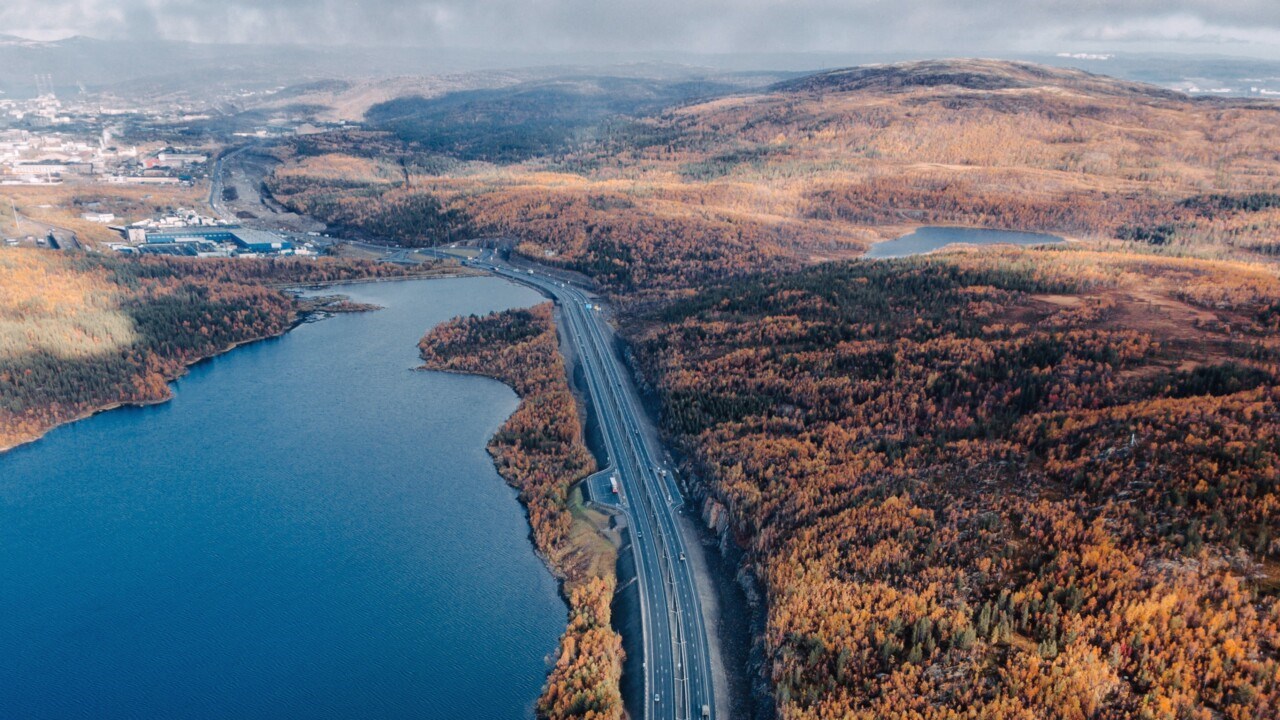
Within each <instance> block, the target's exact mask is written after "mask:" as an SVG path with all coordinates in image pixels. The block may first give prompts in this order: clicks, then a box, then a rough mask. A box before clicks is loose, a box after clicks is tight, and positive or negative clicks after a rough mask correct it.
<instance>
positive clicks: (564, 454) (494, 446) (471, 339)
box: [419, 303, 623, 719]
mask: <svg viewBox="0 0 1280 720" xmlns="http://www.w3.org/2000/svg"><path fill="white" fill-rule="evenodd" d="M419 348H420V349H421V352H422V358H423V360H424V361H425V363H426V365H425V367H427V368H430V369H435V370H451V371H456V372H468V373H479V374H484V375H488V376H491V377H495V378H497V379H499V380H502V381H503V382H506V383H508V384H510V385H511V386H512V387H513V388H514V389H515V391H516V393H517V394H518V395H519V396H520V405H519V407H518V408H517V409H516V411H515V413H513V414H512V415H511V417H510V418H509V419H508V420H507V421H506V422H505V423H503V425H502V427H501V428H500V429H499V430H498V432H497V433H496V434H495V435H494V437H493V440H492V441H490V443H489V452H490V453H491V454H492V455H493V458H494V464H495V465H497V467H498V472H500V473H501V474H502V476H503V477H504V478H506V480H507V481H508V482H510V483H511V484H512V485H513V486H515V487H516V488H517V489H519V491H520V500H521V502H523V503H524V504H525V507H527V508H528V511H529V522H530V524H531V525H532V526H533V538H534V542H535V544H536V545H537V548H538V551H539V553H541V554H542V555H543V556H544V557H545V558H547V561H548V563H549V564H550V566H551V568H552V570H553V571H554V572H555V573H556V574H557V575H558V576H560V577H561V578H562V579H563V580H564V592H565V595H566V596H567V598H566V599H567V600H568V602H569V626H568V628H567V629H566V630H565V634H564V637H563V638H561V641H560V652H559V655H558V657H557V660H556V664H555V667H554V668H553V669H552V671H551V675H550V677H549V678H548V679H547V685H546V687H545V688H544V689H543V692H542V696H541V698H539V700H538V705H537V708H538V716H539V717H543V718H599V719H605V718H614V719H617V718H621V717H622V716H623V707H622V697H621V690H620V688H619V681H620V678H621V676H622V658H623V652H622V640H621V638H620V637H619V635H618V634H617V633H616V632H614V630H613V628H612V626H611V625H610V617H611V610H610V604H611V603H612V600H613V591H614V587H615V584H616V579H615V577H614V574H613V562H614V559H615V558H614V556H613V551H612V549H611V548H609V549H608V550H607V551H604V552H603V553H602V552H601V550H600V549H599V548H600V543H599V542H598V540H599V539H598V537H597V536H598V533H597V532H596V531H595V530H594V528H591V527H584V525H585V523H586V520H584V519H581V518H577V517H575V515H574V513H573V511H572V509H571V501H570V490H571V487H572V486H573V484H574V483H576V482H577V481H578V480H580V479H582V478H584V477H586V476H587V475H588V474H590V473H591V472H592V471H594V470H595V460H594V458H592V456H591V453H590V452H589V451H588V450H587V448H586V446H585V445H584V444H583V441H582V436H581V429H580V424H579V419H578V411H577V405H576V403H575V401H574V398H573V393H572V392H571V391H570V390H569V385H568V379H567V377H566V375H565V367H564V361H563V359H562V358H561V356H560V349H559V343H558V341H557V338H556V330H555V325H554V323H553V321H552V316H551V305H550V304H549V303H548V304H543V305H539V306H537V307H534V308H531V309H528V310H509V311H506V312H502V313H495V314H492V315H487V316H485V317H475V316H471V317H465V318H457V319H455V320H453V321H450V322H448V323H445V324H443V325H440V326H437V327H436V328H434V329H432V330H431V331H430V332H429V333H427V335H426V336H425V337H424V338H423V339H422V341H421V343H419ZM575 525H577V526H578V527H577V528H575ZM584 536H585V537H587V538H590V539H593V540H596V541H597V542H589V541H587V540H584ZM601 554H603V555H604V556H603V557H601Z"/></svg>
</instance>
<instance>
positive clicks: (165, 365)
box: [0, 249, 407, 449]
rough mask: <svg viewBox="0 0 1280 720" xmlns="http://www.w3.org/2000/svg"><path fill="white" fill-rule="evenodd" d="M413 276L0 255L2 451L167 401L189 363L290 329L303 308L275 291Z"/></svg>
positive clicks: (396, 270) (328, 265)
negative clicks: (98, 416)
mask: <svg viewBox="0 0 1280 720" xmlns="http://www.w3.org/2000/svg"><path fill="white" fill-rule="evenodd" d="M406 273H407V271H406V270H404V269H402V268H400V267H397V266H393V265H386V264H374V263H370V262H361V261H337V260H324V259H322V260H317V261H310V260H293V259H265V260H214V259H186V258H166V257H148V258H141V259H129V258H122V257H118V256H108V255H98V254H69V253H56V252H51V251H43V250H23V249H5V250H0V287H3V288H4V292H3V293H0V449H7V448H9V447H12V446H13V445H16V444H18V443H22V442H27V441H29V440H33V439H35V438H37V437H39V436H40V435H42V434H44V433H45V432H47V431H48V430H49V429H50V428H52V427H54V426H56V425H58V424H60V423H63V422H67V421H70V420H73V419H76V418H79V417H82V416H84V415H86V414H89V413H92V412H96V411H98V410H102V409H105V408H108V407H113V406H116V405H121V404H142V403H154V402H160V401H163V400H165V399H167V398H168V397H169V387H168V382H169V381H170V380H172V379H174V378H175V377H177V376H178V375H180V374H181V373H182V372H183V370H184V368H185V367H186V366H187V365H189V364H191V363H193V362H195V361H197V360H200V359H202V358H205V357H208V356H210V355H214V354H217V353H220V352H223V351H225V350H227V349H229V348H230V347H232V346H234V345H237V344H239V343H243V342H247V341H251V340H257V339H260V338H264V337H270V336H273V335H279V334H280V333H282V332H284V331H285V330H287V329H288V328H289V327H291V326H292V324H293V323H294V322H295V321H296V319H297V314H298V311H299V309H300V306H299V304H298V303H297V302H296V301H295V300H294V299H293V298H292V297H290V296H289V295H287V294H285V293H283V292H281V291H279V290H276V289H272V288H270V287H268V285H279V284H286V283H308V282H319V281H327V280H343V279H356V278H370V277H386V276H399V275H405V274H406Z"/></svg>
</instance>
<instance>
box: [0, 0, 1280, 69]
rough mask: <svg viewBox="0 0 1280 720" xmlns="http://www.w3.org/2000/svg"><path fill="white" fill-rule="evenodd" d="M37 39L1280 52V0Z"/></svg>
mask: <svg viewBox="0 0 1280 720" xmlns="http://www.w3.org/2000/svg"><path fill="white" fill-rule="evenodd" d="M0 28H9V31H10V32H13V33H16V34H26V35H28V36H42V37H44V38H49V37H51V36H58V35H67V34H83V35H90V36H95V37H109V38H124V37H129V38H135V39H140V40H145V39H147V38H158V39H165V40H193V41H201V42H247V43H264V42H284V43H304V44H320V45H324V44H348V45H371V46H372V45H387V44H391V45H405V46H419V47H466V48H481V49H487V50H513V51H577V50H582V51H684V52H922V51H927V52H957V53H976V52H982V51H1018V52H1058V51H1062V50H1118V51H1124V50H1131V49H1166V50H1170V49H1172V50H1186V51H1213V52H1235V53H1241V54H1249V55H1263V56H1272V57H1280V2H1277V0H630V1H619V0H354V1H352V0H224V1H222V2H209V1H208V0H5V2H4V3H3V5H2V6H0Z"/></svg>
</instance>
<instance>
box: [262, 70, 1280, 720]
mask: <svg viewBox="0 0 1280 720" xmlns="http://www.w3.org/2000/svg"><path fill="white" fill-rule="evenodd" d="M400 109H401V110H407V109H408V108H407V107H401V108H400ZM1277 119H1280V106H1277V105H1276V104H1275V103H1268V102H1259V101H1250V100H1234V99H1223V98H1215V99H1194V100H1193V99H1191V98H1189V97H1187V96H1183V95H1180V94H1177V93H1173V92H1169V91H1165V90H1160V89H1158V88H1152V87H1149V86H1142V85H1137V84H1134V83H1127V82H1121V81H1117V80H1113V79H1109V78H1105V77H1101V76H1097V75H1090V74H1087V73H1081V72H1077V71H1072V70H1065V69H1059V68H1047V67H1040V66H1034V65H1028V64H1025V63H1007V62H998V61H986V60H958V61H945V62H935V63H903V64H895V65H886V66H879V67H876V68H862V69H853V70H840V71H832V72H828V73H819V74H815V75H811V76H807V77H804V78H798V79H795V80H792V81H787V82H782V83H779V84H777V85H774V86H772V87H767V88H756V89H743V90H740V91H738V92H736V93H730V94H726V95H723V96H721V97H716V98H711V99H707V100H705V101H690V102H685V103H676V104H673V105H670V106H667V107H665V108H663V109H661V110H657V111H651V112H649V113H648V114H647V115H639V116H629V117H626V118H622V119H618V123H619V124H618V125H617V127H622V125H623V124H625V128H626V131H625V132H620V133H614V134H607V133H595V134H591V133H584V134H582V135H580V136H579V137H578V139H577V140H575V142H573V143H571V144H568V145H564V146H562V147H559V148H557V150H556V151H555V152H553V153H550V154H545V155H531V156H524V155H522V156H521V157H520V158H519V159H518V160H517V159H515V158H504V157H500V156H496V155H492V154H488V155H486V154H482V153H481V154H477V153H476V152H473V151H472V149H469V148H467V147H465V146H464V145H456V140H457V138H454V139H453V140H451V142H455V147H448V146H440V147H435V148H432V149H431V151H430V152H428V153H426V155H427V156H429V157H431V158H436V159H432V160H425V159H421V160H413V159H412V158H415V157H419V156H418V155H416V153H418V152H419V151H420V150H421V148H420V146H419V147H415V146H414V144H413V141H412V140H406V138H405V137H404V136H400V137H397V136H396V135H395V134H394V133H392V132H385V133H382V134H379V135H378V138H379V140H378V142H380V143H385V144H386V145H387V147H398V148H400V150H398V151H397V152H398V153H400V154H399V155H398V156H397V157H398V158H399V159H398V160H397V161H396V163H395V164H394V165H392V164H390V163H388V162H387V161H385V160H384V161H381V163H379V161H376V160H373V159H369V158H367V156H365V161H366V162H367V163H369V164H368V166H366V168H365V171H364V172H363V174H362V175H360V177H361V178H362V179H361V180H360V181H359V182H358V183H356V184H355V186H352V185H351V183H352V179H351V177H350V176H348V177H344V178H341V179H335V173H334V171H333V168H334V167H337V166H340V165H341V164H342V163H344V162H347V160H346V159H345V158H347V157H349V156H354V155H359V154H360V153H359V151H358V150H355V149H348V148H347V147H346V146H344V144H343V143H342V142H341V141H340V140H335V141H333V142H331V143H329V144H327V145H325V146H324V150H325V152H324V153H322V154H317V153H313V152H303V151H301V150H294V149H289V148H286V149H284V150H283V151H282V159H283V160H284V161H285V168H286V170H285V172H286V173H287V175H288V177H287V183H285V182H282V183H281V184H280V185H279V189H278V192H277V193H276V194H277V197H278V198H279V199H280V200H281V201H282V202H284V203H286V204H288V205H290V206H292V207H297V208H301V209H304V210H307V209H311V210H314V211H316V212H318V213H319V214H321V215H322V216H326V214H328V215H330V216H332V217H335V218H341V219H342V222H344V223H346V224H347V225H348V226H349V227H352V228H356V229H358V230H362V231H364V232H368V233H370V234H375V235H376V234H387V233H395V232H400V236H404V235H407V234H412V232H414V230H413V229H412V228H415V227H416V228H421V229H423V230H424V233H423V234H421V235H420V236H419V237H418V238H417V239H416V240H415V241H414V242H417V243H422V244H436V243H440V242H451V241H452V239H453V238H457V237H460V236H462V237H473V238H482V239H484V241H485V242H488V243H490V244H496V245H500V246H504V247H508V248H510V249H511V250H512V251H513V252H516V253H519V254H522V255H524V256H526V257H528V258H530V259H533V260H536V261H538V262H541V263H545V264H550V265H556V266H560V267H563V268H566V269H571V270H575V271H578V272H580V273H583V274H584V275H585V276H586V277H587V278H589V279H590V280H591V281H593V282H595V283H596V284H597V286H598V288H599V289H600V291H601V292H602V293H603V294H604V295H605V296H606V297H607V298H608V299H609V300H610V301H611V302H612V303H613V304H614V305H615V307H616V308H617V309H618V311H619V320H620V323H621V325H622V328H621V329H622V331H623V334H624V336H625V337H626V338H627V340H628V342H629V344H630V347H631V350H632V352H633V355H634V359H635V365H636V368H635V369H636V370H637V372H638V373H639V374H640V375H641V377H642V379H643V381H644V382H645V384H646V385H647V386H648V387H649V388H650V389H651V390H652V391H653V392H654V393H655V394H656V398H657V400H658V401H659V404H660V406H661V409H662V410H661V415H662V418H661V419H662V425H663V428H664V432H665V433H666V435H667V438H668V440H669V441H670V442H671V443H672V444H673V445H674V447H675V448H677V449H678V450H679V451H680V452H681V454H682V455H683V457H684V464H685V468H684V469H685V471H686V474H687V475H688V476H690V477H691V478H693V479H692V484H693V485H694V488H695V489H696V490H697V491H698V492H699V493H700V494H701V496H702V503H703V505H702V510H703V515H704V518H705V519H706V521H707V523H708V524H709V525H711V526H712V527H713V528H715V529H716V530H722V531H724V532H725V533H727V534H729V535H731V536H732V538H733V539H734V540H735V541H736V542H737V543H738V544H739V545H740V546H741V547H743V548H744V549H745V550H746V560H745V563H746V569H748V570H750V571H751V573H752V574H753V575H755V576H756V577H757V578H758V579H759V581H760V583H761V585H762V586H763V588H764V596H765V597H764V600H765V602H764V606H765V613H766V615H767V625H766V630H765V634H764V638H763V644H764V648H765V654H766V658H767V665H768V674H769V678H768V679H769V682H770V685H771V687H772V688H773V691H774V701H775V704H776V708H777V710H778V713H779V715H780V716H781V717H784V718H851V717H852V718H867V719H868V720H870V719H871V718H913V719H914V718H960V717H992V718H1000V717H1010V718H1027V719H1031V718H1049V717H1052V718H1170V719H1173V718H1196V719H1199V718H1204V719H1205V720H1208V719H1210V718H1231V719H1243V718H1268V717H1280V713H1278V711H1277V708H1280V540H1278V539H1277V538H1278V536H1280V516H1278V515H1277V513H1280V497H1277V482H1278V481H1280V471H1278V470H1277V468H1280V447H1278V443H1280V440H1277V438H1278V437H1280V435H1278V433H1277V430H1280V428H1278V427H1277V425H1278V423H1280V404H1278V403H1280V383H1278V380H1280V369H1278V367H1280V366H1278V363H1277V351H1278V348H1277V342H1280V341H1278V340H1277V337H1278V335H1277V333H1278V331H1280V281H1278V280H1277V273H1276V267H1275V265H1274V261H1275V257H1276V256H1277V255H1280V203H1277V201H1276V197H1277V195H1278V194H1280V153H1278V152H1277V148H1280V122H1277ZM623 120H625V123H623ZM308 142H310V143H315V142H316V141H314V140H310V141H308ZM439 157H444V158H445V160H443V161H441V160H439V159H438V158H439ZM409 197H415V198H421V199H420V200H418V201H415V202H420V203H422V204H423V206H424V207H429V208H430V210H431V212H430V215H429V219H428V220H422V219H421V215H420V214H415V213H410V214H406V215H405V228H401V229H398V230H397V229H396V227H397V222H398V221H397V219H396V216H395V213H394V212H392V213H390V214H388V213H387V212H386V209H387V208H393V207H395V206H396V205H397V204H398V203H405V202H406V201H407V200H406V199H407V198H409ZM926 224H944V225H961V226H973V227H993V228H1007V229H1013V230H1025V231H1043V232H1052V233H1058V234H1061V235H1063V236H1065V237H1067V238H1068V239H1070V240H1071V241H1072V242H1071V243H1069V244H1068V245H1066V246H1065V247H1061V248H1058V249H1054V250H1039V251H1031V250H1022V251H1013V250H1001V251H994V252H983V253H969V252H956V253H946V254H943V255H940V256H938V257H931V258H928V259H914V260H898V261H888V262H866V261H857V260H855V259H854V258H856V257H857V256H859V255H861V254H862V253H863V252H864V251H865V250H866V248H867V247H869V246H870V245H871V244H872V243H874V242H877V241H880V240H884V239H888V238H893V237H897V236H900V235H902V234H905V233H906V232H908V231H910V230H911V229H914V228H916V227H919V226H921V225H926Z"/></svg>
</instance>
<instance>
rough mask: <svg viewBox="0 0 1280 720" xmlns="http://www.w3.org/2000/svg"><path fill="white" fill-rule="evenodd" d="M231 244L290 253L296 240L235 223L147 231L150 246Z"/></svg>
mask: <svg viewBox="0 0 1280 720" xmlns="http://www.w3.org/2000/svg"><path fill="white" fill-rule="evenodd" d="M180 243H212V244H224V243H231V244H234V245H235V246H236V248H237V249H238V250H239V252H242V253H261V254H270V253H289V252H292V251H293V243H292V242H290V241H288V240H286V239H285V238H283V237H280V236H279V235H276V234H275V233H269V232H266V231H263V230H251V229H248V228H241V227H234V226H218V227H199V228H180V229H174V230H163V231H160V232H149V233H147V245H175V244H180Z"/></svg>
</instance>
